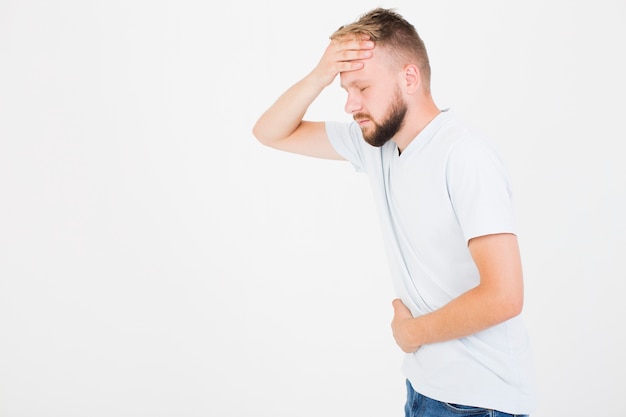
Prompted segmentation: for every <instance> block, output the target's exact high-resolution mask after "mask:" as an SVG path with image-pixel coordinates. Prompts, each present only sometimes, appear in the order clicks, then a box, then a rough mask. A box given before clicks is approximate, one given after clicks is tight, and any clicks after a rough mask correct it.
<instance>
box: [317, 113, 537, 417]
mask: <svg viewBox="0 0 626 417" xmlns="http://www.w3.org/2000/svg"><path fill="white" fill-rule="evenodd" d="M326 131H327V133H328V136H329V138H330V141H331V143H332V145H333V147H334V148H335V149H336V150H337V152H338V153H339V154H340V155H342V156H343V157H344V158H346V159H347V160H348V161H350V162H352V164H353V165H354V166H355V168H356V169H357V171H361V172H365V173H367V174H368V176H369V178H370V181H371V185H372V190H373V195H374V199H375V201H376V204H377V208H378V212H379V214H380V218H381V221H382V231H383V237H384V240H385V247H386V249H387V255H388V258H389V264H390V272H391V277H392V280H393V284H394V288H395V290H396V293H397V296H398V298H400V299H402V301H403V302H404V304H405V305H406V306H407V307H408V308H409V309H410V310H411V312H412V313H413V315H414V316H420V315H423V314H426V313H428V312H431V311H433V310H436V309H438V308H440V307H442V306H443V305H445V304H447V303H448V302H450V301H451V300H452V299H454V298H456V297H457V296H459V295H460V294H462V293H464V292H466V291H467V290H469V289H471V288H473V287H475V286H476V285H478V283H479V274H478V270H477V268H476V265H475V263H474V262H473V260H472V257H471V255H470V252H469V249H468V246H467V244H468V241H469V240H470V239H471V238H473V237H477V236H483V235H488V234H494V233H515V223H514V220H515V219H514V210H513V203H512V198H511V189H510V184H509V180H508V175H507V173H506V170H505V168H504V166H503V164H502V162H501V160H500V158H499V156H498V154H497V152H496V151H495V149H494V148H493V146H492V145H491V144H490V143H489V141H488V140H486V139H485V138H484V136H483V135H481V134H479V133H477V132H476V131H473V130H471V129H469V128H468V127H467V126H465V125H464V124H463V123H461V122H460V121H459V120H458V119H457V118H456V117H455V116H454V115H453V114H452V113H451V112H449V111H444V112H442V113H440V114H439V115H438V116H437V117H436V118H435V119H434V120H433V121H432V122H430V123H429V124H428V126H426V128H425V129H424V130H422V132H420V134H419V135H418V136H417V137H416V138H415V139H414V140H413V141H412V142H411V143H410V144H409V145H408V146H407V147H406V149H405V150H404V151H403V152H402V154H399V152H398V148H397V146H396V144H395V142H393V141H389V142H388V143H386V144H385V145H384V146H382V147H380V148H376V147H373V146H371V145H369V144H367V143H366V142H365V141H364V139H363V136H362V133H361V129H360V128H359V126H358V125H357V124H356V123H340V122H327V123H326ZM403 370H404V372H405V374H406V377H407V379H409V381H410V382H411V385H413V388H414V389H415V390H416V391H418V392H419V393H421V394H423V395H426V396H428V397H431V398H434V399H436V400H439V401H444V402H449V403H456V404H464V405H471V406H477V407H485V408H490V409H495V410H499V411H503V412H508V413H512V414H529V413H530V412H531V411H532V410H533V409H534V406H535V390H534V375H533V363H532V356H531V350H530V346H529V341H528V336H527V333H526V329H525V327H524V324H523V322H522V318H521V316H518V317H516V318H513V319H511V320H508V321H506V322H504V323H502V324H499V325H497V326H494V327H491V328H489V329H486V330H484V331H482V332H479V333H476V334H474V335H472V336H469V337H464V338H461V339H456V340H451V341H448V342H444V343H434V344H430V345H424V346H422V347H420V349H418V350H417V352H415V353H411V354H407V355H406V356H405V360H404V364H403Z"/></svg>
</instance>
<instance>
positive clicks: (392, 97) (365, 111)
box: [341, 48, 407, 147]
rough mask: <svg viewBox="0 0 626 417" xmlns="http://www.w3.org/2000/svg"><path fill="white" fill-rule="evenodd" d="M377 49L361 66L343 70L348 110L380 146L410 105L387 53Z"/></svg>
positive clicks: (369, 140)
mask: <svg viewBox="0 0 626 417" xmlns="http://www.w3.org/2000/svg"><path fill="white" fill-rule="evenodd" d="M376 49H378V48H376ZM377 52H379V51H375V52H374V56H373V57H372V58H370V59H368V60H366V61H364V63H365V66H364V67H363V68H362V69H360V70H358V71H351V72H344V73H341V84H342V87H343V88H344V89H345V90H346V91H347V92H348V100H347V102H346V112H348V113H350V114H352V117H353V118H354V120H355V121H356V122H357V123H358V124H359V126H360V127H361V130H362V132H363V138H364V139H365V141H366V142H367V143H369V144H370V145H372V146H377V147H380V146H383V145H384V144H385V143H387V142H388V141H389V140H390V139H392V138H393V136H394V135H395V134H396V133H398V131H399V130H400V129H401V128H402V124H403V122H404V117H405V115H406V112H407V105H406V102H405V101H404V99H403V98H402V94H401V91H400V87H399V86H398V84H397V83H396V76H395V74H393V72H392V71H391V69H390V66H389V65H388V64H386V63H385V62H384V61H383V59H384V58H385V56H384V54H383V53H377Z"/></svg>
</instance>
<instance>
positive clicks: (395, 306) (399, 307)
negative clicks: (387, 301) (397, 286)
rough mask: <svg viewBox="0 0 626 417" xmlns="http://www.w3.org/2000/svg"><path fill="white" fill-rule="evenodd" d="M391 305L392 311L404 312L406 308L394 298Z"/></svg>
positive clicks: (399, 300) (400, 301)
mask: <svg viewBox="0 0 626 417" xmlns="http://www.w3.org/2000/svg"><path fill="white" fill-rule="evenodd" d="M391 305H392V306H393V309H394V310H395V311H396V312H397V311H398V310H405V309H406V306H405V305H404V303H403V302H402V300H401V299H399V298H396V299H395V300H393V302H392V303H391Z"/></svg>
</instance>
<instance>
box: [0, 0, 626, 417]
mask: <svg viewBox="0 0 626 417" xmlns="http://www.w3.org/2000/svg"><path fill="white" fill-rule="evenodd" d="M348 3H349V2H344V3H341V4H338V2H336V1H329V0H322V1H316V2H307V3H304V2H288V1H282V2H281V1H277V0H268V1H264V2H253V1H248V2H246V3H238V2H223V3H222V4H219V5H217V6H212V5H210V2H204V1H199V0H186V1H138V0H134V1H100V2H98V1H93V2H83V1H78V0H67V1H39V2H37V1H8V0H5V1H2V2H0V415H2V416H6V417H14V416H38V417H41V416H64V417H70V416H81V417H82V416H112V415H115V416H138V415H150V416H172V415H184V416H246V415H251V414H254V415H260V416H292V415H294V414H296V413H295V412H294V410H298V412H297V415H300V416H318V415H337V416H340V415H341V416H343V415H372V416H374V415H385V416H391V415H402V407H403V397H404V387H403V379H402V375H401V373H400V371H399V364H400V359H401V353H400V351H399V349H398V348H396V347H395V345H394V343H393V340H392V337H391V332H390V329H389V321H390V320H391V313H392V311H391V304H390V303H391V300H392V298H393V292H392V290H391V284H390V281H389V277H388V275H387V266H386V260H385V258H384V255H383V248H382V246H381V242H380V239H379V237H380V236H379V229H378V223H377V219H376V217H375V213H374V208H373V206H372V204H371V199H370V197H371V196H370V191H369V189H368V185H367V180H366V179H365V178H364V177H363V176H360V175H357V174H355V173H354V172H353V170H352V168H351V167H350V166H348V165H347V164H343V163H339V162H328V161H319V160H312V159H307V158H304V157H299V156H294V155H288V154H281V153H278V152H274V151H271V150H269V149H267V148H263V147H262V146H261V145H259V144H258V143H257V142H256V141H255V140H254V138H253V137H252V135H251V128H252V125H253V123H254V122H255V120H256V118H257V117H258V116H259V115H260V113H261V112H262V111H263V110H264V109H265V108H266V107H267V106H268V105H269V104H270V103H271V102H272V101H273V100H274V99H275V98H276V97H277V96H278V94H280V93H281V92H282V91H283V90H284V89H286V88H287V87H288V86H289V85H291V84H292V83H294V82H295V81H297V80H298V79H299V78H301V77H302V76H304V75H305V74H306V73H307V72H308V71H309V70H310V69H312V67H313V65H315V63H317V60H318V59H319V57H320V56H321V53H322V51H323V49H324V47H325V46H326V42H327V38H328V36H329V34H330V33H331V32H332V31H333V30H335V29H336V28H337V27H338V26H340V25H341V24H344V23H347V22H350V21H352V20H354V19H355V18H357V17H358V15H360V14H361V13H363V12H365V11H367V10H369V9H370V8H373V7H376V6H379V5H381V6H385V7H396V8H397V9H398V11H399V12H400V13H402V14H403V15H404V16H405V17H406V18H407V19H409V20H410V21H412V22H413V23H414V24H415V25H416V27H417V29H418V31H419V32H420V34H421V35H422V36H423V38H424V39H425V42H426V44H427V47H428V48H429V51H430V55H431V60H432V66H433V93H434V96H435V99H436V101H437V103H438V104H439V105H440V106H441V107H451V108H454V109H455V111H456V112H457V113H459V114H461V115H463V116H464V117H465V118H466V119H468V120H470V121H472V122H473V123H474V124H475V125H477V126H479V127H481V128H483V129H484V130H486V131H487V132H488V133H489V134H491V135H492V136H493V137H494V139H495V140H496V141H497V143H498V146H499V147H500V149H501V151H502V154H503V157H504V159H505V160H506V162H507V164H508V166H509V170H510V171H511V174H512V177H513V183H514V187H515V191H516V195H517V200H516V201H517V205H518V209H519V213H518V214H519V222H520V241H521V244H522V251H523V257H524V267H525V275H526V290H527V291H526V293H527V295H526V312H525V314H526V318H527V323H528V327H529V329H530V332H531V336H532V338H533V343H534V346H535V354H536V359H537V368H538V383H539V388H540V395H541V397H540V406H539V408H538V409H537V412H536V413H535V416H537V417H546V416H555V415H591V414H594V415H595V414H598V415H600V414H612V412H614V411H615V410H618V407H621V402H622V401H621V386H622V384H621V381H622V379H623V375H624V374H625V373H626V361H625V360H624V358H623V352H624V351H625V350H626V341H625V336H624V330H623V329H624V326H623V323H622V321H623V318H624V316H625V315H626V303H624V302H623V294H624V292H625V289H626V284H625V281H626V280H625V278H626V268H625V267H624V262H623V257H624V255H623V254H624V252H625V251H626V237H625V236H626V223H625V221H624V216H623V213H624V212H625V211H626V203H625V194H626V168H625V167H624V163H623V161H622V159H623V158H622V155H623V154H624V151H623V143H622V142H623V141H624V139H625V138H626V135H625V129H624V124H623V121H622V120H623V114H624V110H626V108H625V105H624V96H626V85H625V82H624V74H625V73H626V64H625V63H624V59H623V41H624V39H625V38H626V29H625V27H626V25H625V23H626V4H625V3H624V2H620V1H609V0H601V1H597V2H582V1H576V2H572V1H553V2H544V1H538V0H537V1H527V2H516V3H514V4H513V3H511V2H501V1H495V0H492V1H474V2H465V1H437V2H416V1H408V0H406V1H404V0H399V1H397V2H395V3H390V2H382V3H379V2H374V1H363V2H360V3H359V4H358V5H356V3H352V4H348ZM344 99H345V97H344V93H343V92H342V91H341V90H340V89H339V88H338V87H337V86H332V87H331V88H329V89H328V90H327V91H325V92H324V93H323V94H322V96H321V97H320V99H319V101H318V102H317V103H316V104H315V105H314V106H313V107H312V108H311V110H310V114H309V116H310V117H311V118H316V119H324V118H334V119H343V118H345V119H346V120H347V116H346V115H344V114H343V101H344ZM620 409H621V408H620Z"/></svg>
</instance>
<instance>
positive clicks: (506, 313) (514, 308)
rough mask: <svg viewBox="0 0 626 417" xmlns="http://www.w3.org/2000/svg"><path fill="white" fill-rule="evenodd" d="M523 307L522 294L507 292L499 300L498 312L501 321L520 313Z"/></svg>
mask: <svg viewBox="0 0 626 417" xmlns="http://www.w3.org/2000/svg"><path fill="white" fill-rule="evenodd" d="M523 309H524V295H523V294H508V295H507V296H506V297H503V299H502V300H501V302H500V312H501V314H502V316H501V319H502V321H506V320H509V319H512V318H515V317H517V316H519V315H520V314H522V310H523Z"/></svg>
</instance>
